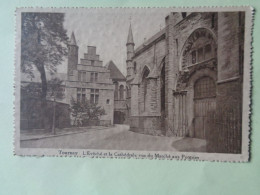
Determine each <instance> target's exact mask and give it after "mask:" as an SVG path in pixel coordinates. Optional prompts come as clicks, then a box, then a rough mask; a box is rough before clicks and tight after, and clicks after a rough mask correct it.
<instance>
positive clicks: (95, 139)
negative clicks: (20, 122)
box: [21, 125, 205, 151]
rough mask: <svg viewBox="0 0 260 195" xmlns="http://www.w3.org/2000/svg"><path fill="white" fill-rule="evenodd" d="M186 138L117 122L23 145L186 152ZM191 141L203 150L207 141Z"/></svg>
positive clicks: (22, 145)
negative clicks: (149, 132)
mask: <svg viewBox="0 0 260 195" xmlns="http://www.w3.org/2000/svg"><path fill="white" fill-rule="evenodd" d="M190 139H192V138H190ZM182 140H184V139H183V138H180V137H165V136H152V135H145V134H140V133H135V132H132V131H129V126H128V125H116V126H113V127H110V128H104V129H102V130H100V129H99V130H94V131H86V132H82V133H77V134H67V135H66V134H65V135H62V136H55V137H45V138H42V139H37V140H34V139H32V140H21V147H22V148H63V149H65V148H66V149H103V150H141V151H178V149H177V148H180V149H181V150H180V151H183V149H185V147H183V146H182V145H183V144H182ZM174 143H176V144H174ZM183 143H184V144H185V145H187V144H188V143H189V141H188V142H187V139H185V140H184V142H183ZM191 143H195V144H198V143H199V148H200V149H201V147H203V141H198V140H197V141H195V142H194V140H193V142H191ZM201 143H202V144H201ZM175 145H176V146H175ZM204 145H205V144H204ZM195 146H196V145H195ZM195 146H186V148H188V149H189V151H191V148H193V147H195ZM200 149H199V150H200Z"/></svg>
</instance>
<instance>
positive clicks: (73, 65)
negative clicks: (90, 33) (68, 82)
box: [68, 32, 79, 79]
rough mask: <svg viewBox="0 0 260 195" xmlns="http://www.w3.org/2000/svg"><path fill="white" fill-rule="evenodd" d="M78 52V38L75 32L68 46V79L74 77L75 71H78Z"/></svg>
mask: <svg viewBox="0 0 260 195" xmlns="http://www.w3.org/2000/svg"><path fill="white" fill-rule="evenodd" d="M78 50H79V47H78V46H77V42H76V38H75V35H74V32H72V34H71V37H70V40H69V44H68V79H69V76H72V75H73V71H74V70H77V65H78Z"/></svg>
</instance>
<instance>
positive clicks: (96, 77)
mask: <svg viewBox="0 0 260 195" xmlns="http://www.w3.org/2000/svg"><path fill="white" fill-rule="evenodd" d="M97 81H98V73H97V72H96V73H95V82H97Z"/></svg>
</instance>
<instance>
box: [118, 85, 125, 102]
mask: <svg viewBox="0 0 260 195" xmlns="http://www.w3.org/2000/svg"><path fill="white" fill-rule="evenodd" d="M119 98H120V100H123V99H124V85H120V87H119Z"/></svg>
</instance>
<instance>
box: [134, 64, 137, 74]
mask: <svg viewBox="0 0 260 195" xmlns="http://www.w3.org/2000/svg"><path fill="white" fill-rule="evenodd" d="M136 66H137V65H136V62H134V74H136V68H137V67H136Z"/></svg>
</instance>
